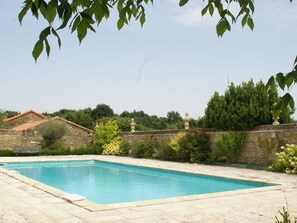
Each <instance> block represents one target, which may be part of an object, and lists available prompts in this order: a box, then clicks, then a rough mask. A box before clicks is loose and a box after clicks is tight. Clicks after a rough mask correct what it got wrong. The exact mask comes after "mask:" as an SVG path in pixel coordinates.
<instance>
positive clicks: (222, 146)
mask: <svg viewBox="0 0 297 223" xmlns="http://www.w3.org/2000/svg"><path fill="white" fill-rule="evenodd" d="M244 142H245V135H244V134H243V133H238V132H227V133H222V134H220V135H219V136H218V137H217V138H216V139H215V145H216V147H217V149H218V157H219V159H220V160H221V161H227V162H234V161H235V160H236V159H237V157H238V154H239V151H240V150H241V148H242V147H243V145H244Z"/></svg>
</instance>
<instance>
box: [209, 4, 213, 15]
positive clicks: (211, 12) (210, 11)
mask: <svg viewBox="0 0 297 223" xmlns="http://www.w3.org/2000/svg"><path fill="white" fill-rule="evenodd" d="M208 11H209V14H210V15H211V16H212V15H213V13H214V7H213V5H212V4H211V3H210V4H209V7H208Z"/></svg>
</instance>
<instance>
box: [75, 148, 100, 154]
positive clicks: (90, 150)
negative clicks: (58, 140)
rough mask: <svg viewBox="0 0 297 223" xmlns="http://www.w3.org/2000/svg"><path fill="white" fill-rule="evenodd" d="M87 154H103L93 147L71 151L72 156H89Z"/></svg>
mask: <svg viewBox="0 0 297 223" xmlns="http://www.w3.org/2000/svg"><path fill="white" fill-rule="evenodd" d="M87 154H97V155H100V154H102V150H100V149H98V148H96V147H94V146H92V147H81V148H76V149H73V150H71V151H70V155H87Z"/></svg>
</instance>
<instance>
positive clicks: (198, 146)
mask: <svg viewBox="0 0 297 223" xmlns="http://www.w3.org/2000/svg"><path fill="white" fill-rule="evenodd" d="M169 146H170V147H171V148H172V149H173V150H174V151H175V152H176V159H178V160H181V161H189V162H195V163H200V162H205V161H207V160H208V159H209V155H210V153H211V150H210V147H209V137H208V136H207V135H206V134H205V133H204V131H202V130H199V129H191V130H188V131H187V132H186V133H179V134H178V135H177V136H176V137H174V138H173V139H172V141H171V142H170V143H169Z"/></svg>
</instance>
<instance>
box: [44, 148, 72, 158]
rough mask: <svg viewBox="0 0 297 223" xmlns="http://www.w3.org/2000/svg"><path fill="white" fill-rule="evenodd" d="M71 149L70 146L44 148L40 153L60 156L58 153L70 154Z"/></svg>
mask: <svg viewBox="0 0 297 223" xmlns="http://www.w3.org/2000/svg"><path fill="white" fill-rule="evenodd" d="M70 154H71V150H70V148H63V147H62V148H57V149H50V148H44V149H42V150H41V152H40V155H48V156H58V155H70Z"/></svg>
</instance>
